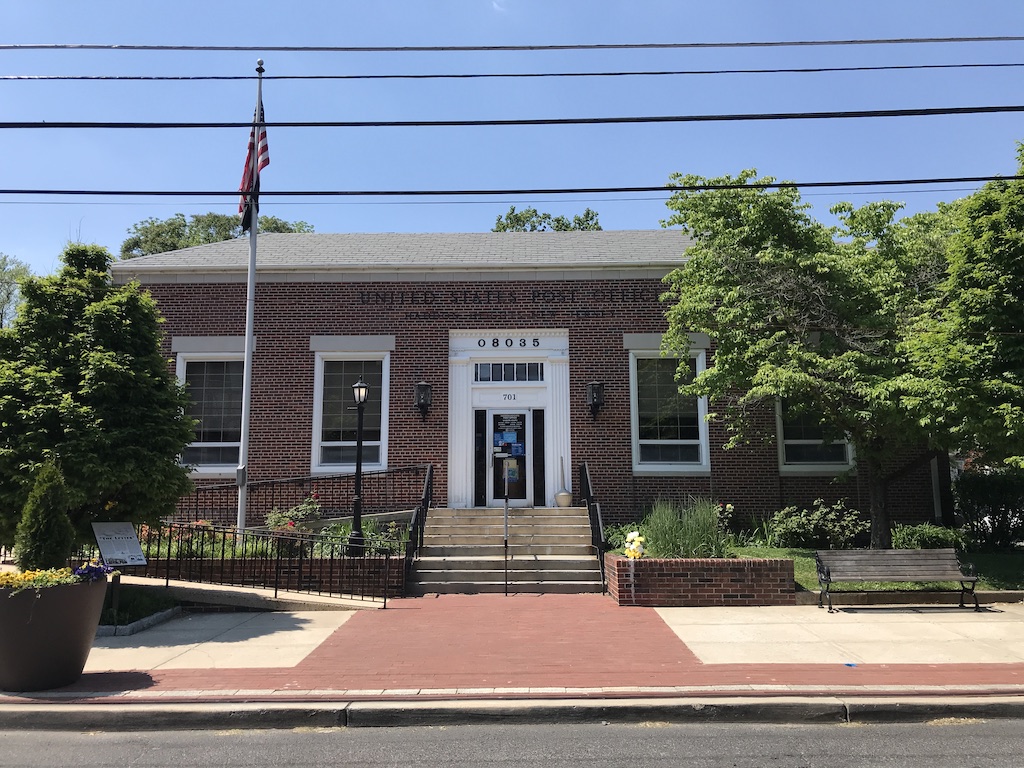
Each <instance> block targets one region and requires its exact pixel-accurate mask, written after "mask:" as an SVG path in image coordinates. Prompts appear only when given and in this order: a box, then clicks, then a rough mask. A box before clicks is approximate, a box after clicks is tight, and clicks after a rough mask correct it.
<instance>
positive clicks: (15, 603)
mask: <svg viewBox="0 0 1024 768" xmlns="http://www.w3.org/2000/svg"><path fill="white" fill-rule="evenodd" d="M106 591H107V581H106V579H102V580H97V581H89V582H83V583H82V584H65V585H62V586H59V587H46V588H44V589H40V590H35V589H26V590H24V591H22V592H18V593H17V594H13V595H12V594H11V593H12V590H10V589H0V690H4V691H43V690H47V689H49V688H60V687H62V686H65V685H70V684H71V683H73V682H75V681H76V680H77V679H78V678H80V677H81V676H82V670H83V669H85V662H86V660H87V659H88V658H89V651H90V650H92V642H93V639H94V638H95V637H96V627H97V626H99V623H100V613H102V611H103V598H104V596H105V595H106Z"/></svg>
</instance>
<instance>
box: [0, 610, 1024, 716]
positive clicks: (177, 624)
mask: <svg viewBox="0 0 1024 768" xmlns="http://www.w3.org/2000/svg"><path fill="white" fill-rule="evenodd" d="M1022 694H1024V605H1022V604H1020V603H1014V604H997V605H988V606H985V608H984V610H983V611H981V612H975V611H974V610H971V609H961V608H957V607H956V606H898V605H887V606H877V607H871V606H865V607H845V608H841V609H840V610H839V611H838V612H836V613H834V614H829V613H828V612H826V611H824V610H820V609H818V608H817V607H814V606H794V607H780V608H662V609H651V608H622V607H619V606H617V605H615V604H614V603H613V602H612V601H611V600H610V599H609V598H607V597H606V596H602V595H510V596H508V597H505V596H502V595H441V596H428V597H424V598H413V599H402V600H394V601H389V602H388V607H387V609H386V610H375V611H366V610H361V611H352V610H341V611H323V610H316V611H286V612H276V613H253V612H249V613H214V614H209V613H207V614H202V613H198V614H185V615H183V616H182V617H180V618H176V619H172V620H171V621H168V622H167V623H165V624H162V625H158V626H155V627H152V628H150V629H147V630H146V631H144V632H141V633H139V634H136V635H130V636H126V637H103V638H97V640H96V644H95V646H94V649H93V652H92V655H91V656H90V659H89V662H88V665H87V667H86V672H85V674H84V675H83V677H82V679H81V680H80V681H79V682H78V683H76V684H75V685H73V686H70V687H68V688H64V689H60V690H56V691H44V692H39V693H31V694H27V693H26V694H17V693H9V694H6V695H4V694H0V726H4V725H7V726H9V727H24V725H21V726H19V725H18V723H19V722H30V723H31V722H43V721H54V722H56V721H57V720H59V719H61V718H64V720H63V722H65V723H66V722H67V720H66V718H67V717H68V714H67V712H68V711H71V712H75V713H78V714H77V715H76V716H75V718H73V722H77V723H79V724H81V723H83V722H85V721H89V722H92V721H93V720H94V719H96V718H99V717H100V716H101V714H102V715H103V717H105V718H107V720H106V721H109V718H111V717H113V718H114V720H116V721H118V722H121V721H123V720H124V719H125V718H128V719H131V718H142V713H143V712H149V713H150V715H151V716H152V717H153V718H156V720H157V721H160V719H161V718H162V717H168V716H169V715H168V713H173V712H178V713H179V714H178V722H180V723H182V725H183V727H184V726H185V725H187V724H188V723H189V722H191V721H192V719H193V718H196V717H197V715H196V713H197V712H199V711H205V712H206V713H207V715H208V717H207V720H206V721H207V722H219V720H218V718H217V717H215V716H214V714H213V713H214V712H215V711H216V712H221V713H222V714H223V715H224V717H229V716H228V715H227V714H224V713H234V714H233V715H230V717H238V718H242V719H245V718H246V717H247V715H246V714H245V713H247V712H248V713H250V714H249V715H248V716H251V717H255V716H256V715H253V714H252V713H253V712H256V713H258V712H265V713H268V714H267V717H268V718H269V719H270V720H273V721H274V723H279V722H289V723H290V722H292V720H291V719H288V718H297V719H298V721H301V720H302V718H303V717H307V718H310V721H307V724H311V723H312V722H313V721H316V722H319V721H320V720H321V719H326V720H332V719H333V721H334V722H335V724H338V720H339V719H340V720H344V722H345V723H348V724H353V723H352V717H353V716H354V713H355V712H362V713H363V717H366V718H369V719H370V720H372V719H373V718H374V717H382V718H384V719H387V718H392V721H394V722H396V723H397V722H398V720H400V719H401V717H400V713H404V716H405V717H411V718H414V719H415V718H416V717H424V718H426V717H428V714H427V713H429V717H433V718H435V720H436V721H437V722H453V718H455V717H456V716H457V715H458V716H461V717H464V718H468V719H469V720H472V721H474V722H475V721H478V720H480V719H481V718H482V719H484V720H486V719H487V718H488V717H495V718H498V717H499V714H498V713H504V714H502V715H500V716H501V717H514V716H515V715H514V714H513V713H518V716H519V717H538V718H541V719H542V720H543V718H544V717H547V718H551V717H555V715H554V714H553V713H554V712H556V711H558V712H561V713H562V715H561V716H562V717H565V718H581V717H596V718H598V719H601V718H604V719H608V718H609V717H611V716H612V715H610V714H609V713H610V712H612V711H617V712H618V713H619V715H620V716H626V715H625V713H630V714H629V716H630V717H641V715H642V713H646V714H643V716H645V717H653V716H655V715H656V716H657V717H656V719H657V718H661V719H673V718H674V717H678V716H681V715H680V713H684V712H685V713H693V712H700V713H703V714H701V715H700V716H702V717H708V716H710V715H711V713H712V711H714V712H716V713H717V714H716V715H715V717H717V718H721V717H727V716H728V715H727V714H723V712H724V710H723V707H727V706H736V707H740V709H739V710H735V711H737V712H739V711H747V710H746V709H744V707H746V708H752V711H757V712H760V713H761V714H760V715H759V716H758V717H759V719H769V720H772V719H775V718H776V717H778V718H781V719H786V718H788V717H793V716H794V714H793V713H794V712H797V711H802V712H805V713H807V714H806V716H807V717H811V716H813V717H814V718H817V717H823V718H824V719H825V720H826V721H829V722H831V721H833V716H839V717H840V720H844V719H845V720H847V721H848V720H849V719H850V718H851V712H852V711H853V709H851V706H852V704H853V703H864V702H876V704H874V705H872V706H870V707H867V708H866V709H862V710H858V711H862V712H868V711H869V712H871V713H874V714H875V715H877V713H878V712H880V711H881V709H879V707H882V709H885V710H887V711H890V712H896V711H901V712H903V713H904V714H907V713H910V712H918V711H920V712H934V711H936V709H935V708H936V707H938V708H939V709H941V711H944V712H947V713H950V712H961V713H962V712H972V713H977V712H979V711H988V712H990V713H991V712H994V711H998V712H1002V713H1011V714H1013V715H1014V716H1021V715H1024V696H1022ZM737 697H740V698H737ZM935 697H939V698H935ZM979 697H980V698H979ZM685 702H691V703H690V704H687V703H685ZM769 703H773V704H772V707H771V708H770V707H769V706H768V705H769ZM67 704H73V705H74V706H73V707H71V708H70V710H66V708H65V706H61V705H67ZM698 704H699V706H697V705H698ZM83 705H84V706H83ZM709 706H710V707H712V708H713V710H707V711H704V710H705V708H706V707H709ZM695 707H696V709H695ZM154 708H155V709H154ZM922 708H923V709H922ZM979 708H980V709H979ZM993 708H994V709H993ZM769 709H770V710H771V713H770V714H766V713H768V712H769ZM115 710H116V711H117V712H118V713H119V714H117V715H116V716H115V715H112V714H110V713H111V712H112V711H115ZM160 712H163V713H164V714H163V715H160V714H159V713H160ZM274 712H276V713H278V714H277V715H273V714H272V713H274ZM369 712H373V713H376V714H375V715H373V717H370V715H368V714H366V713H369ZM132 713H134V714H132ZM281 713H290V714H289V715H288V718H285V717H284V715H283V714H281ZM302 713H305V714H302ZM341 713H343V714H341ZM382 713H388V714H387V716H386V717H385V715H383V714H382ZM417 713H418V714H417ZM488 713H490V714H488ZM540 713H544V714H540ZM673 713H675V714H673ZM785 713H789V714H785ZM837 713H839V714H838V715H837ZM32 718H35V720H33V719H32ZM40 718H42V719H41V720H40ZM83 718H84V719H83ZM282 718H284V719H282ZM396 718H397V719H396ZM229 719H230V718H229ZM365 722H366V723H367V724H372V723H370V722H369V720H367V721H365ZM129 727H130V726H129Z"/></svg>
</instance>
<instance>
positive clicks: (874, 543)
mask: <svg viewBox="0 0 1024 768" xmlns="http://www.w3.org/2000/svg"><path fill="white" fill-rule="evenodd" d="M861 466H863V467H864V469H865V470H866V474H867V478H866V480H867V483H868V499H869V504H870V507H871V548H872V549H892V526H891V525H890V523H889V509H888V507H886V504H885V502H886V499H885V496H886V490H887V487H886V486H887V485H888V483H887V482H886V479H885V476H884V475H883V474H882V464H881V462H879V461H877V460H875V459H868V460H867V461H864V462H863V463H862V464H861Z"/></svg>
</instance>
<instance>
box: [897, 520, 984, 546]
mask: <svg viewBox="0 0 1024 768" xmlns="http://www.w3.org/2000/svg"><path fill="white" fill-rule="evenodd" d="M892 546H893V549H965V548H966V541H965V536H964V532H963V531H961V530H959V529H957V528H943V527H941V526H938V525H932V524H931V523H921V524H920V525H896V526H894V527H893V529H892Z"/></svg>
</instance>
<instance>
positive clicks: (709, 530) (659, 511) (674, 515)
mask: <svg viewBox="0 0 1024 768" xmlns="http://www.w3.org/2000/svg"><path fill="white" fill-rule="evenodd" d="M640 533H641V535H642V536H643V537H644V538H645V539H646V540H647V541H646V547H645V548H646V552H647V555H649V556H650V557H673V558H675V557H727V556H728V554H729V536H728V534H727V533H726V531H725V525H724V521H723V519H722V517H721V507H720V506H719V505H718V504H716V503H715V502H713V501H711V500H710V499H693V500H692V501H691V502H690V503H689V504H688V505H687V506H685V507H682V508H680V507H678V506H676V505H675V504H673V503H672V502H669V501H662V500H659V501H657V502H655V504H654V507H653V508H652V509H651V512H650V514H648V515H647V517H645V518H644V521H643V523H641V524H640Z"/></svg>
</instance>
